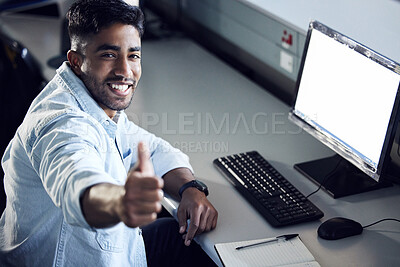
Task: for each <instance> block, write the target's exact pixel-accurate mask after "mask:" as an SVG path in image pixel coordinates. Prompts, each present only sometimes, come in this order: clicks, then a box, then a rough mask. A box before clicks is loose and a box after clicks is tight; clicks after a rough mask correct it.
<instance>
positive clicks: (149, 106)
mask: <svg viewBox="0 0 400 267" xmlns="http://www.w3.org/2000/svg"><path fill="white" fill-rule="evenodd" d="M142 58H143V76H142V80H141V81H140V84H139V90H138V91H137V93H136V95H135V98H134V101H133V103H132V105H131V107H130V108H128V110H127V111H126V112H127V114H128V116H129V117H130V119H132V120H133V121H135V122H137V123H139V124H140V125H142V126H143V127H145V128H147V129H148V130H149V131H151V132H153V133H155V134H157V135H158V136H162V137H163V138H165V139H166V140H168V141H169V142H171V143H172V144H173V145H174V146H176V147H178V148H181V149H182V150H183V151H184V152H185V153H187V154H188V155H189V156H190V158H191V163H192V165H193V167H194V170H195V173H196V176H197V177H198V178H199V179H202V180H204V181H205V182H206V183H207V184H208V186H209V188H210V196H209V199H210V200H211V201H212V203H213V204H214V205H215V207H216V208H217V209H218V211H219V223H218V226H217V229H215V230H214V231H212V232H210V233H207V234H204V235H202V236H200V237H199V238H198V239H197V241H198V242H199V243H200V244H201V246H202V247H203V249H204V250H205V251H206V252H207V253H208V254H209V255H210V256H211V258H212V259H213V260H214V261H216V262H218V263H219V264H220V262H219V260H218V257H217V254H216V253H215V250H214V248H213V245H214V244H215V243H219V242H227V241H239V240H247V239H256V238H264V237H273V236H276V235H281V234H287V233H299V234H300V236H301V238H302V240H303V241H304V243H305V244H306V246H307V247H308V248H309V249H310V251H311V252H312V254H313V255H314V256H315V258H316V259H317V260H318V261H319V263H320V264H321V265H322V266H350V265H351V266H359V265H364V264H368V265H370V266H378V265H380V266H394V265H396V264H399V263H400V255H399V254H398V252H399V249H400V224H398V223H394V222H387V223H382V224H379V225H377V226H374V227H371V228H368V230H365V231H364V233H363V234H362V235H360V236H355V237H351V238H347V239H342V240H338V241H326V240H322V239H320V238H318V237H317V233H316V230H317V228H318V226H319V225H320V223H321V222H322V221H324V220H327V219H329V218H331V217H335V216H343V217H347V218H352V219H354V220H357V221H359V222H360V223H361V224H362V225H367V224H369V223H371V222H374V221H377V220H379V219H381V218H386V217H397V218H400V210H399V209H398V205H399V204H400V187H399V186H394V187H391V188H386V189H382V190H379V191H375V192H369V193H365V194H360V195H356V196H350V197H345V198H342V199H338V200H334V199H332V198H331V197H329V196H328V195H327V194H326V193H324V192H322V191H321V192H319V193H317V194H316V195H314V196H312V197H311V200H312V201H313V202H314V203H315V204H316V205H317V206H318V207H319V208H320V209H321V210H323V211H324V213H325V217H324V218H323V219H322V220H321V221H316V222H311V223H305V224H301V225H296V226H290V227H285V228H280V229H277V228H272V227H271V226H270V225H269V224H268V223H267V222H266V221H264V219H263V218H262V217H261V216H260V215H259V214H258V213H257V212H256V211H255V210H254V209H253V208H251V207H250V206H249V205H248V204H247V202H246V201H245V200H244V199H243V198H242V197H241V196H240V195H239V194H238V193H237V192H236V191H235V189H234V188H233V186H232V185H231V184H230V183H229V182H228V181H227V180H225V178H224V177H223V176H222V175H221V174H220V173H219V172H218V171H217V170H216V168H215V167H214V166H213V164H212V161H213V159H215V158H217V157H218V156H223V155H227V154H232V153H239V152H244V151H250V150H258V151H259V152H260V153H261V154H262V155H263V156H264V157H265V158H266V159H268V160H269V161H270V162H271V163H272V164H273V165H274V166H275V167H276V168H277V169H278V171H280V172H281V173H282V174H283V175H284V176H286V177H287V179H288V180H290V181H291V182H292V183H293V184H294V185H295V186H296V187H297V188H298V189H299V190H300V191H301V192H303V193H304V194H308V193H309V192H312V191H314V190H315V189H316V186H315V185H313V184H312V182H310V181H309V180H307V179H306V178H304V177H303V176H302V175H301V174H299V173H298V172H297V171H295V170H294V169H293V164H294V163H297V162H303V161H307V160H311V159H316V158H319V157H322V156H327V155H331V154H332V152H331V151H330V150H329V149H327V148H325V147H324V146H323V145H322V144H320V143H319V142H318V141H317V140H315V139H313V137H311V136H309V135H308V134H307V133H305V132H303V131H300V130H299V128H298V127H297V126H295V125H293V124H292V123H291V122H289V121H288V119H287V115H288V111H289V107H288V106H286V105H285V104H283V103H282V102H280V101H279V100H278V99H276V98H274V97H273V96H272V95H271V94H269V93H268V92H267V91H265V90H264V89H262V88H260V87H259V86H257V85H255V84H254V83H252V82H250V81H249V80H248V79H246V78H244V77H243V76H242V75H241V74H239V73H238V72H236V71H235V70H233V69H232V68H230V67H229V66H227V65H225V64H224V63H222V62H221V61H219V60H218V59H216V58H215V57H214V56H213V55H211V54H209V53H208V52H206V51H204V50H203V49H202V48H200V47H199V46H197V45H196V44H194V43H193V42H191V41H189V40H186V39H180V40H166V41H162V42H145V43H144V44H143V57H142Z"/></svg>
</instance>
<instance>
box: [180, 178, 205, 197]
mask: <svg viewBox="0 0 400 267" xmlns="http://www.w3.org/2000/svg"><path fill="white" fill-rule="evenodd" d="M189 187H194V188H196V189H197V190H199V191H201V192H203V193H204V194H205V195H206V196H208V187H207V186H206V184H205V183H203V182H201V181H199V180H192V181H190V182H188V183H186V184H184V185H182V187H181V188H180V189H179V196H180V197H182V194H183V191H185V190H186V189H188V188H189Z"/></svg>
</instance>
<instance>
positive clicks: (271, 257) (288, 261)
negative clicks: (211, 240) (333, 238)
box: [214, 237, 320, 267]
mask: <svg viewBox="0 0 400 267" xmlns="http://www.w3.org/2000/svg"><path fill="white" fill-rule="evenodd" d="M271 239H275V238H264V239H257V240H250V241H240V242H229V243H219V244H215V246H214V248H215V250H216V251H217V253H218V256H219V258H220V260H221V262H222V263H223V264H224V266H225V267H235V266H238V267H239V266H240V267H245V266H252V267H256V266H258V267H261V266H290V267H303V266H309V267H317V266H320V265H319V263H318V262H317V261H316V260H315V258H314V257H313V255H312V254H311V252H310V251H309V250H308V249H307V247H306V246H305V245H304V244H303V242H302V241H301V239H300V238H299V237H296V238H293V239H290V240H287V241H284V240H279V241H276V242H271V243H267V244H262V245H257V246H253V247H249V248H245V249H241V250H236V248H237V247H240V246H245V245H250V244H254V243H259V242H263V241H267V240H271Z"/></svg>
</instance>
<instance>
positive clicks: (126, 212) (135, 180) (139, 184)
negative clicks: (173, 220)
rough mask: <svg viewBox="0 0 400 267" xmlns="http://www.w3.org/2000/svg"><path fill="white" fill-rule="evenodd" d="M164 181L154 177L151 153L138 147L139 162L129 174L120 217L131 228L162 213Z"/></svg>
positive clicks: (141, 146) (142, 147)
mask: <svg viewBox="0 0 400 267" xmlns="http://www.w3.org/2000/svg"><path fill="white" fill-rule="evenodd" d="M163 185H164V183H163V180H162V179H160V178H157V177H156V176H155V175H154V169H153V164H152V163H151V161H150V156H149V151H148V150H147V148H146V147H145V145H144V144H143V143H139V145H138V161H137V163H136V165H135V166H134V167H133V168H132V170H130V171H129V173H128V178H127V180H126V183H125V194H124V196H123V197H122V198H121V201H120V205H119V210H118V213H119V217H120V219H121V221H123V222H124V223H125V224H126V225H127V226H129V227H138V226H141V225H145V224H148V223H150V222H152V221H154V220H155V219H156V218H157V213H158V212H160V211H161V202H160V201H161V200H162V198H163V191H162V187H163Z"/></svg>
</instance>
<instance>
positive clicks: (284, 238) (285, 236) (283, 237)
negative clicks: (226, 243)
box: [236, 234, 298, 250]
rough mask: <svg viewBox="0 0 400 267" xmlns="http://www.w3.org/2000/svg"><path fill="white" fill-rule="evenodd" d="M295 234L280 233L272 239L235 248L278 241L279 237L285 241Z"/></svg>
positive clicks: (295, 235)
mask: <svg viewBox="0 0 400 267" xmlns="http://www.w3.org/2000/svg"><path fill="white" fill-rule="evenodd" d="M297 236H298V234H290V235H280V236H277V237H275V238H274V239H270V240H267V241H263V242H258V243H254V244H250V245H245V246H240V247H237V248H236V250H240V249H243V248H249V247H253V246H258V245H262V244H266V243H270V242H275V241H278V240H280V239H283V240H285V241H286V240H290V239H293V238H295V237H297Z"/></svg>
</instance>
